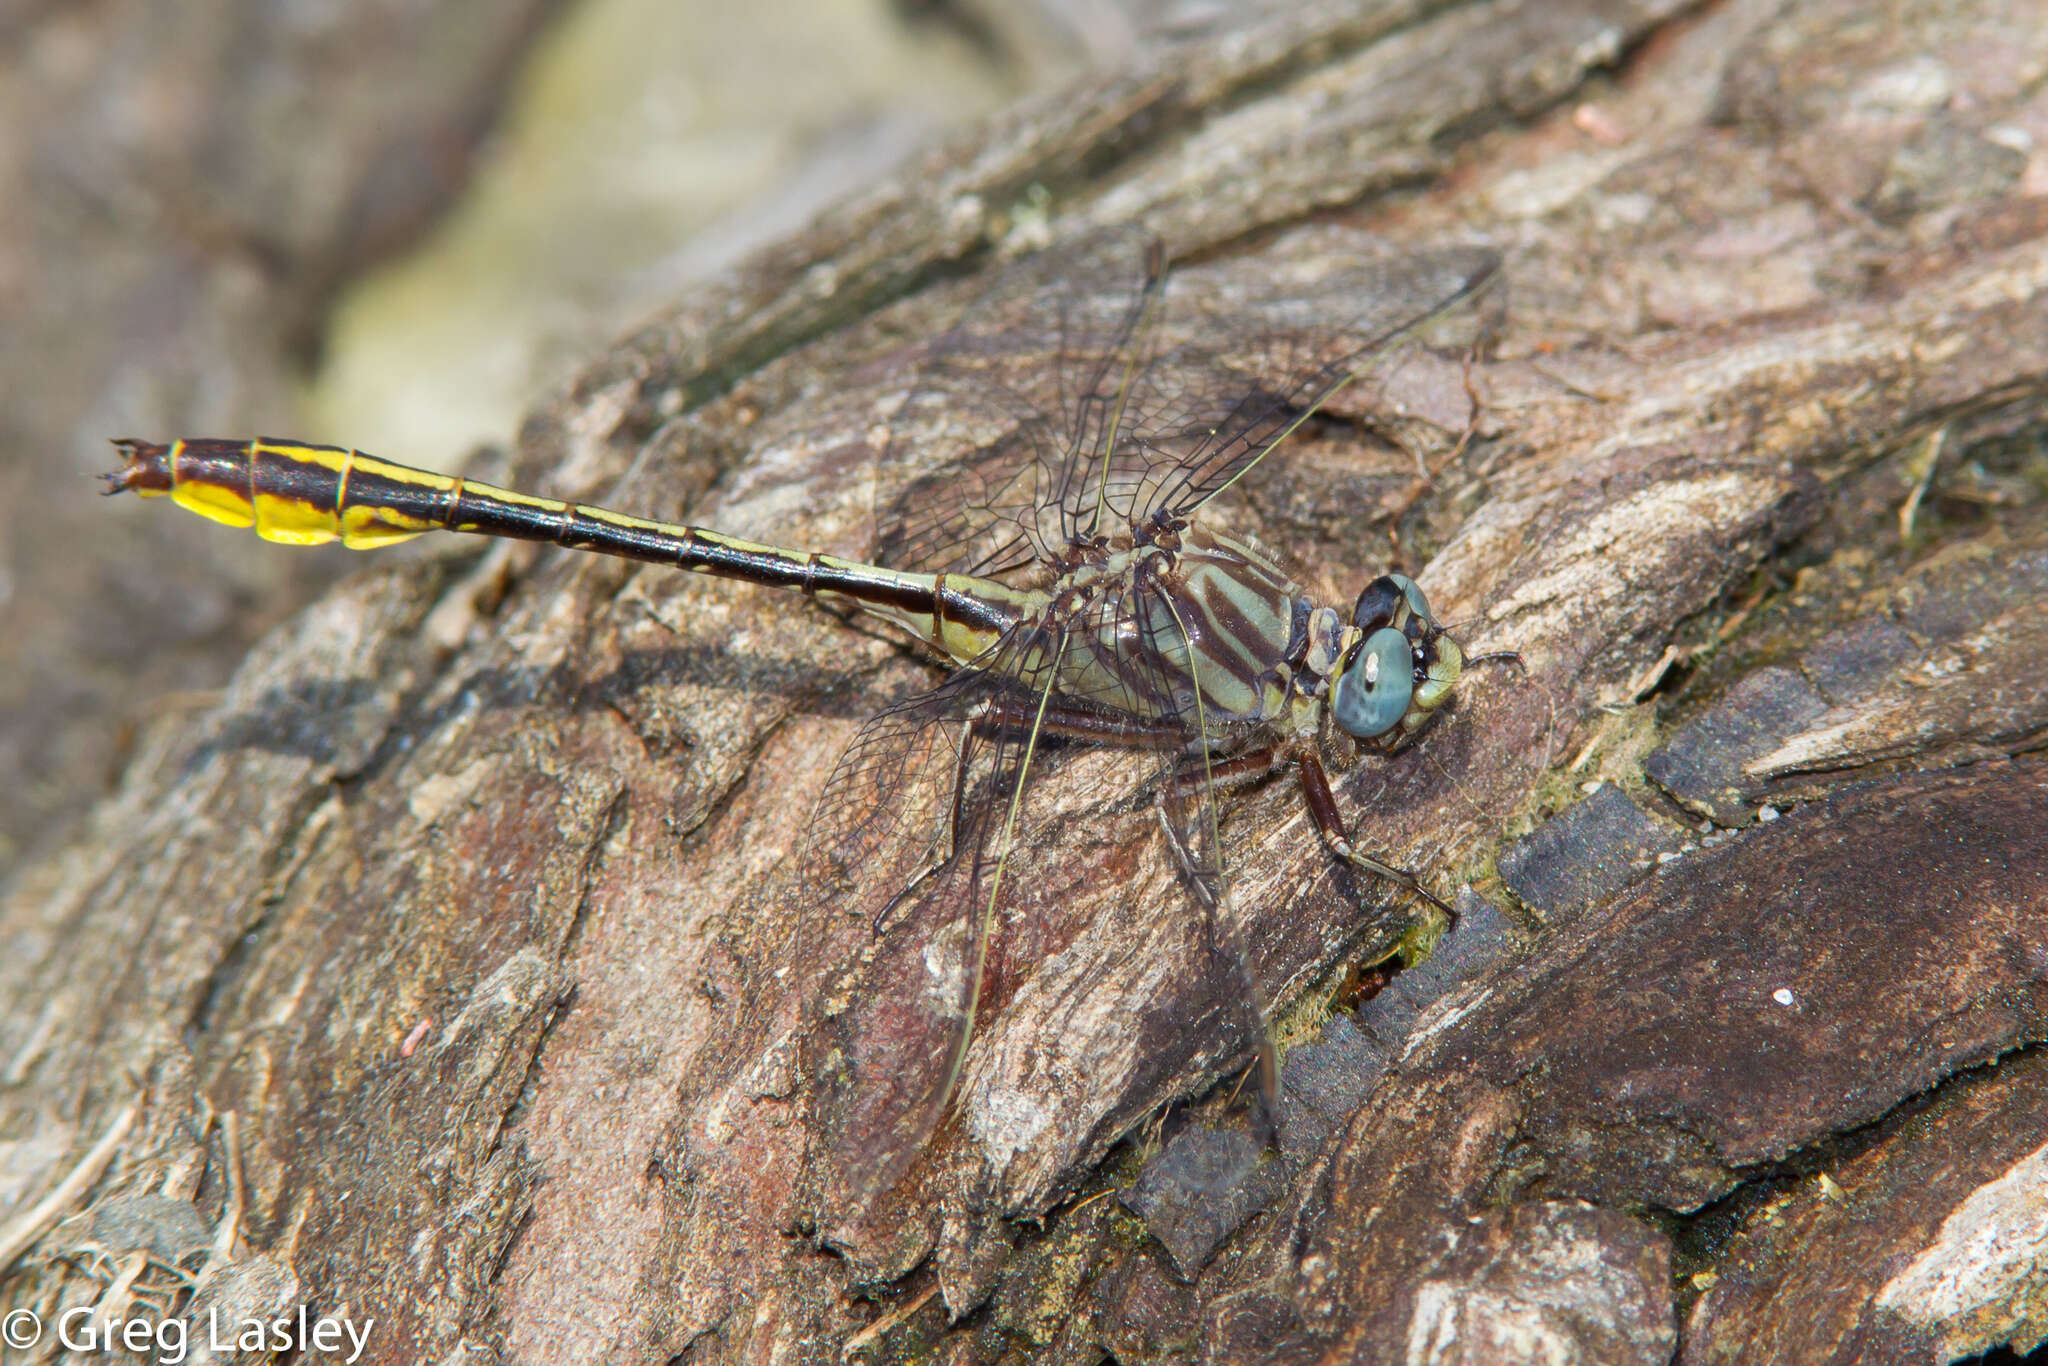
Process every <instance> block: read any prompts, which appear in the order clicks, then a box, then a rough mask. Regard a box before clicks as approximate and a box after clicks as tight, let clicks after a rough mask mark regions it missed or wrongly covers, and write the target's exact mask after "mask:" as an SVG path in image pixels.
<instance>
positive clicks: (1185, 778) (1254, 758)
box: [1166, 745, 1284, 800]
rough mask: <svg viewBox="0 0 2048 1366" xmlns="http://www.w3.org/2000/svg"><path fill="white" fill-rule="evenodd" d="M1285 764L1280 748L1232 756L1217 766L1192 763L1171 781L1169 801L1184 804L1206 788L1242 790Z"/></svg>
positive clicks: (1191, 761)
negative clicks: (1238, 788)
mask: <svg viewBox="0 0 2048 1366" xmlns="http://www.w3.org/2000/svg"><path fill="white" fill-rule="evenodd" d="M1283 762H1284V761H1283V760H1282V758H1281V755H1280V747H1279V746H1278V745H1267V746H1266V747H1265V748H1263V749H1255V750H1252V751H1250V752H1249V753H1246V754H1236V755H1232V756H1231V757H1230V758H1228V759H1224V760H1220V761H1218V762H1216V763H1209V764H1205V763H1203V762H1201V761H1200V760H1199V759H1194V760H1190V761H1189V762H1188V763H1187V764H1186V765H1185V766H1184V767H1182V768H1181V769H1180V770H1179V771H1177V772H1176V773H1175V774H1174V775H1173V777H1172V778H1171V779H1169V780H1168V782H1167V785H1166V795H1167V798H1168V800H1180V799H1182V798H1186V797H1192V796H1194V795H1195V794H1196V793H1198V792H1200V791H1201V790H1202V789H1203V788H1205V787H1238V786H1241V785H1243V784H1247V783H1255V782H1257V781H1258V780H1259V779H1261V778H1263V777H1265V776H1266V775H1267V774H1269V773H1271V772H1272V771H1273V770H1274V769H1276V768H1279V767H1280V766H1281V764H1282V763H1283Z"/></svg>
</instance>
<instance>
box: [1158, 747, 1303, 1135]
mask: <svg viewBox="0 0 2048 1366" xmlns="http://www.w3.org/2000/svg"><path fill="white" fill-rule="evenodd" d="M1274 753H1275V751H1274V750H1273V749H1266V750H1262V751H1259V752H1257V753H1255V754H1246V755H1240V756H1238V758H1239V759H1242V760H1253V759H1263V760H1265V766H1264V768H1263V769H1260V770H1258V771H1259V772H1270V771H1272V769H1273V767H1274V764H1273V762H1272V760H1273V757H1274ZM1227 766H1229V767H1232V768H1236V767H1237V766H1238V760H1237V759H1233V760H1230V761H1227ZM1224 767H1226V765H1225V764H1218V765H1214V766H1213V767H1211V768H1210V769H1209V770H1208V772H1210V773H1212V774H1213V773H1216V772H1217V771H1218V770H1220V769H1222V768H1224ZM1199 771H1200V770H1198V772H1199ZM1238 776H1254V775H1253V770H1252V767H1251V765H1250V764H1248V763H1247V764H1245V765H1244V766H1243V772H1242V773H1241V774H1239V775H1238ZM1179 782H1180V778H1179V777H1178V776H1176V777H1175V778H1174V779H1173V780H1170V781H1169V783H1168V785H1167V786H1168V791H1167V793H1166V795H1165V796H1164V797H1163V798H1162V800H1161V801H1160V804H1159V824H1160V826H1161V828H1163V829H1164V830H1165V832H1166V847H1167V849H1168V850H1170V851H1171V852H1172V854H1173V861H1174V865H1175V867H1176V869H1177V870H1178V871H1179V873H1180V875H1181V881H1182V882H1183V883H1185V884H1186V885H1187V887H1188V890H1189V893H1190V894H1191V895H1192V896H1193V897H1194V898H1195V902H1196V904H1197V905H1199V906H1200V907H1201V908H1202V921H1203V929H1204V931H1205V932H1206V934H1207V937H1208V941H1209V944H1208V947H1209V953H1210V955H1211V957H1213V958H1215V959H1216V960H1217V961H1219V962H1221V963H1223V964H1224V966H1225V968H1226V969H1227V970H1228V971H1229V972H1230V974H1231V975H1232V976H1234V977H1235V978H1236V979H1237V986H1238V990H1239V991H1240V992H1242V993H1243V995H1242V1000H1243V1002H1244V1010H1245V1014H1246V1015H1247V1016H1248V1017H1249V1020H1248V1023H1249V1024H1250V1026H1251V1033H1252V1038H1253V1041H1254V1042H1253V1048H1254V1050H1255V1052H1256V1064H1255V1066H1256V1071H1257V1074H1258V1080H1259V1102H1260V1104H1259V1111H1260V1116H1261V1120H1262V1123H1263V1125H1264V1127H1265V1131H1266V1132H1265V1141H1266V1142H1268V1143H1271V1142H1272V1141H1273V1140H1274V1135H1275V1134H1276V1132H1277V1126H1278V1124H1279V1122H1280V1121H1279V1117H1280V1049H1279V1045H1278V1044H1276V1043H1275V1042H1274V1039H1273V1024H1272V1020H1271V1019H1270V1018H1269V1017H1268V1015H1267V1013H1266V1000H1265V996H1264V994H1263V993H1261V992H1260V990H1259V984H1258V981H1257V980H1256V979H1255V978H1254V977H1253V976H1252V970H1251V957H1250V955H1249V954H1248V953H1247V952H1246V950H1245V946H1244V941H1243V938H1242V937H1241V936H1240V935H1239V933H1238V930H1237V915H1236V907H1235V904H1234V902H1233V900H1232V898H1231V895H1230V883H1229V882H1228V881H1227V880H1226V879H1225V878H1224V877H1223V875H1222V870H1221V869H1220V868H1219V867H1217V866H1215V865H1214V864H1213V862H1210V863H1207V864H1205V861H1204V859H1203V857H1202V855H1201V853H1200V852H1199V850H1198V849H1197V848H1196V847H1195V846H1194V845H1193V844H1192V843H1190V841H1189V838H1188V832H1187V831H1186V830H1184V829H1182V827H1181V824H1180V822H1179V821H1177V820H1175V819H1174V816H1173V802H1174V800H1175V796H1174V793H1173V789H1174V788H1175V787H1176V786H1177V785H1178V784H1179ZM1196 790H1198V789H1196V788H1193V787H1190V788H1188V789H1187V791H1188V792H1190V793H1191V792H1194V791H1196ZM1183 795H1185V794H1183Z"/></svg>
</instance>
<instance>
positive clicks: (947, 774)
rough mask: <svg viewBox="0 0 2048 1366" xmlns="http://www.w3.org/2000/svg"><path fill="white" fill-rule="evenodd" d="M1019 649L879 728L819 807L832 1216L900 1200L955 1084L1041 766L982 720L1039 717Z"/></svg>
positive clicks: (1024, 741)
mask: <svg viewBox="0 0 2048 1366" xmlns="http://www.w3.org/2000/svg"><path fill="white" fill-rule="evenodd" d="M1019 648H1020V647H1019V646H1018V645H1017V644H1016V643H1015V641H1014V639H1013V640H1007V641H1006V642H1005V643H1004V645H1003V646H1000V647H998V652H997V654H996V655H995V656H993V657H991V658H989V659H986V660H983V661H981V663H982V664H983V665H986V666H989V667H987V668H971V669H967V670H964V671H962V672H961V673H958V674H955V675H954V676H953V677H952V678H951V679H949V680H948V681H947V682H946V683H944V684H942V685H940V686H939V687H938V688H937V689H935V690H933V691H932V692H929V693H925V694H923V695H921V696H919V697H915V698H911V699H909V700H907V701H905V702H900V703H898V704H896V705H895V706H892V707H890V708H888V709H887V710H885V711H883V712H882V713H881V714H879V715H877V716H876V717H874V718H873V719H872V720H870V721H869V722H868V723H867V724H866V725H865V726H863V727H862V728H861V731H860V733H859V734H858V735H857V736H856V737H855V739H854V742H853V744H852V745H851V746H850V747H849V748H848V750H847V752H846V755H845V757H844V758H842V759H841V760H840V763H839V766H838V768H837V770H835V772H834V774H833V776H832V778H831V780H830V781H829V782H828V784H827V787H826V791H825V795H824V797H823V799H822V800H821V802H820V807H819V814H818V818H817V821H816V822H815V824H814V826H813V829H814V830H815V831H816V833H817V836H818V843H817V844H815V845H813V847H812V852H811V854H810V855H809V856H808V857H806V858H805V859H804V860H803V866H802V869H801V871H800V872H799V875H798V876H799V881H800V885H802V886H803V888H804V898H805V910H804V914H803V915H802V916H801V917H800V923H801V924H802V925H803V929H802V930H801V932H800V933H801V942H800V943H799V944H798V945H797V946H796V952H795V955H794V956H795V960H796V961H797V962H798V963H799V964H802V965H803V968H802V970H804V971H806V972H807V973H809V974H810V975H811V976H812V977H813V978H814V980H815V982H816V984H817V985H818V986H819V987H821V988H822V995H821V998H820V1001H819V1005H818V1008H817V1010H816V1011H815V1014H814V1019H813V1022H812V1027H811V1029H810V1032H809V1037H808V1041H807V1049H808V1066H809V1070H810V1072H811V1074H812V1077H813V1091H812V1095H813V1107H814V1108H813V1114H814V1121H815V1129H816V1132H817V1134H818V1141H819V1145H820V1147H819V1150H818V1153H817V1156H818V1158H819V1165H820V1174H821V1177H822V1178H823V1181H824V1183H825V1186H826V1188H827V1191H828V1193H829V1194H830V1195H831V1196H833V1197H834V1198H835V1201H836V1200H839V1199H847V1200H850V1201H851V1202H852V1203H853V1204H854V1205H856V1206H865V1205H866V1204H867V1203H868V1202H869V1201H870V1200H871V1199H872V1198H873V1197H874V1196H876V1195H879V1194H881V1193H883V1192H885V1191H886V1190H887V1189H888V1188H889V1187H891V1186H893V1185H895V1184H896V1182H897V1181H898V1180H900V1179H901V1178H902V1176H903V1175H904V1173H905V1172H906V1171H908V1170H909V1168H910V1166H911V1165H912V1163H913V1162H914V1161H915V1160H916V1158H917V1156H918V1154H919V1153H920V1152H921V1151H922V1150H923V1148H924V1147H925V1145H926V1143H927V1141H928V1140H929V1139H930V1137H931V1135H932V1133H933V1131H934V1130H935V1129H936V1128H937V1127H938V1125H939V1122H940V1120H941V1119H942V1118H943V1117H944V1114H945V1110H946V1104H947V1102H948V1100H949V1099H950V1098H951V1097H952V1094H953V1091H954V1089H955V1086H956V1084H957V1082H958V1080H959V1074H960V1069H961V1066H962V1064H963V1060H964V1056H965V1053H966V1048H967V1043H968V1040H969V1038H970V1036H971V1034H972V1030H973V1026H974V1020H975V1012H976V1009H977V1006H978V1004H979V1002H980V1000H981V997H982V990H983V981H984V977H985V974H986V971H987V964H988V957H989V947H990V939H991V936H992V934H993V930H994V924H995V920H996V918H997V914H998V912H999V910H1000V905H1001V900H1002V896H1003V891H1004V887H1003V876H1004V850H1005V848H1006V841H1007V839H1008V837H1009V836H1011V835H1012V834H1013V833H1014V820H1015V813H1016V811H1017V809H1018V807H1019V805H1020V804H1021V793H1022V790H1023V787H1024V785H1025V784H1026V783H1027V782H1028V781H1029V778H1030V776H1031V773H1032V768H1033V739H1034V737H1033V736H1032V735H1031V734H1030V733H1029V732H1028V731H1019V730H1018V729H1016V728H1015V727H1012V728H1008V729H1005V728H1002V727H990V726H987V725H985V724H977V718H979V717H982V716H983V715H984V714H985V713H986V712H987V710H988V709H989V708H990V707H991V706H992V705H996V704H1002V705H1004V706H1005V707H1006V708H1007V711H1008V713H1009V714H1011V715H1016V714H1019V713H1020V712H1028V711H1029V708H1030V704H1031V703H1032V701H1033V700H1034V699H1031V698H1030V697H1029V696H1028V695H1027V694H1025V693H1024V692H1023V691H1022V690H1021V689H1019V688H1018V687H1017V685H1016V684H1015V683H1013V682H1012V681H1010V678H1009V677H1008V676H1007V675H1006V674H1005V673H1004V672H1002V671H1003V670H1005V669H1007V668H1010V667H1011V664H1012V658H1011V657H1012V656H1013V655H1014V654H1015V653H1016V652H1017V651H1018V650H1019Z"/></svg>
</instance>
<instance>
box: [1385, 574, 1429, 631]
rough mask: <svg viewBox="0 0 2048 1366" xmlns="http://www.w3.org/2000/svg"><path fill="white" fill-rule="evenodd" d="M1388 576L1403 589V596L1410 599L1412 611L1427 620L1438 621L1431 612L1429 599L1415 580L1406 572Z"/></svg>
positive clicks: (1409, 604)
mask: <svg viewBox="0 0 2048 1366" xmlns="http://www.w3.org/2000/svg"><path fill="white" fill-rule="evenodd" d="M1387 577H1388V578H1390V579H1392V580H1393V581H1394V584H1395V586H1396V587H1398V588H1399V589H1400V590H1401V596H1403V597H1405V598H1407V599H1408V610H1409V611H1410V612H1413V613H1414V614H1415V615H1416V616H1418V617H1420V618H1421V619H1422V620H1424V621H1426V622H1431V623H1434V622H1435V621H1436V618H1435V617H1433V616H1431V615H1430V614H1429V599H1428V598H1425V597H1424V596H1422V589H1421V588H1420V587H1419V586H1417V584H1416V582H1415V580H1413V579H1411V578H1409V577H1408V576H1407V575H1406V574H1389V575H1387Z"/></svg>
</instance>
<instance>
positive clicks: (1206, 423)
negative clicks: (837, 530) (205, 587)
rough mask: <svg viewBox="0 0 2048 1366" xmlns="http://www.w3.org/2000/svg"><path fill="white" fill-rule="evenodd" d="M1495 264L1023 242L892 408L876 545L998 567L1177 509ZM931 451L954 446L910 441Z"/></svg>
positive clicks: (909, 565) (1188, 505) (970, 569)
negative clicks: (1193, 259) (1192, 257)
mask: <svg viewBox="0 0 2048 1366" xmlns="http://www.w3.org/2000/svg"><path fill="white" fill-rule="evenodd" d="M1496 266H1497V262H1496V260H1495V258H1494V257H1493V256H1492V255H1491V254H1490V253H1487V252H1483V251H1478V250H1470V249H1455V250H1447V251H1443V252H1437V253H1431V254H1426V255H1421V256H1404V257H1396V258H1374V259H1371V260H1365V261H1358V262H1355V263H1352V264H1350V265H1347V266H1344V267H1341V268H1337V269H1334V270H1330V271H1327V272H1324V273H1321V274H1319V275H1316V276H1315V277H1314V278H1302V279H1294V278H1291V277H1290V276H1288V275H1287V274H1286V273H1284V272H1282V273H1281V274H1279V275H1277V276H1276V275H1273V274H1271V273H1268V274H1267V275H1264V276H1261V277H1257V278H1254V277H1252V276H1250V274H1249V273H1248V272H1247V271H1246V270H1245V269H1243V267H1242V266H1241V265H1240V266H1238V267H1237V268H1236V269H1225V268H1222V267H1201V268H1196V269H1191V270H1187V271H1182V272H1179V273H1177V274H1174V275H1172V276H1170V277H1169V276H1167V275H1165V274H1164V273H1163V262H1162V258H1161V257H1160V254H1159V251H1158V248H1157V245H1156V244H1150V243H1147V242H1146V240H1145V239H1143V238H1140V237H1136V236H1134V235H1132V234H1128V233H1126V234H1118V235H1113V236H1108V237H1103V238H1097V239H1090V240H1088V241H1086V242H1084V243H1083V244H1082V245H1081V246H1079V247H1077V248H1074V249H1071V250H1067V251H1060V252H1053V253H1047V254H1045V255H1044V256H1041V257H1034V258H1030V259H1029V260H1027V261H1025V262H1022V263H1020V264H1019V265H1018V266H1017V267H1013V268H1012V269H1011V270H1010V271H1008V272H1005V274H1004V275H1002V276H1000V277H999V278H998V280H997V281H996V283H995V284H994V286H993V287H992V288H991V290H990V291H989V295H988V297H987V298H986V299H985V300H984V301H983V302H982V304H980V305H978V306H977V307H976V308H975V309H974V310H973V311H972V312H971V313H970V314H969V315H968V317H967V318H966V319H965V320H963V321H962V322H961V323H960V324H959V325H957V326H955V327H954V328H952V329H951V330H949V331H948V332H947V333H945V334H944V335H942V336H941V337H939V338H938V339H936V340H935V341H934V342H933V344H932V347H931V351H930V356H929V359H928V360H927V362H926V363H925V365H924V366H923V368H922V370H921V373H920V380H919V383H918V384H917V386H916V387H914V388H913V390H912V391H911V393H910V395H909V396H908V397H907V398H906V399H905V401H904V403H903V404H902V406H901V407H900V408H899V409H898V410H897V413H896V415H895V416H894V417H893V418H892V420H891V423H890V428H891V437H890V441H889V444H888V447H887V449H886V450H885V451H884V454H883V457H882V461H881V478H880V479H879V480H878V485H877V500H876V510H877V517H878V521H879V525H880V528H881V533H882V534H881V538H880V548H879V551H878V557H879V558H880V559H881V561H882V562H883V563H885V564H889V565H892V566H895V567H899V568H905V569H915V570H921V571H926V572H962V573H978V574H1000V573H1003V572H1006V571H1009V570H1014V569H1017V568H1020V567H1022V566H1025V565H1028V564H1031V563H1033V562H1042V561H1045V560H1048V559H1050V558H1052V557H1054V556H1056V555H1057V554H1058V553H1059V552H1060V551H1062V550H1063V549H1065V548H1066V547H1067V546H1068V545H1070V544H1072V543H1074V542H1075V541H1077V540H1085V539H1087V538H1090V537H1093V536H1096V535H1101V534H1113V533H1115V532H1118V531H1123V530H1128V529H1129V528H1130V527H1131V526H1133V525H1136V524H1138V523H1141V522H1143V521H1145V520H1147V519H1149V518H1151V517H1153V516H1154V515H1156V514H1160V513H1164V514H1167V515H1169V516H1185V515H1187V514H1188V513H1190V512H1192V511H1193V510H1194V509H1195V508H1197V507H1199V506H1200V505H1201V504H1202V503H1203V502H1204V501H1206V500H1207V499H1208V498H1210V497H1213V496H1214V495H1215V494H1216V493H1218V492H1220V491H1221V490H1222V489H1224V488H1226V487H1228V486H1229V485H1230V483H1231V482H1232V481H1234V480H1235V479H1236V478H1237V477H1238V476H1239V475H1240V474H1242V473H1243V472H1244V471H1245V470H1246V469H1248V468H1250V467H1251V465H1253V464H1254V463H1256V462H1257V461H1258V460H1259V459H1260V458H1261V457H1262V456H1264V455H1265V453H1266V452H1267V451H1269V450H1271V449H1272V448H1273V446H1274V445H1275V444H1277V443H1278V442H1279V441H1280V440H1281V439H1283V438H1284V437H1285V436H1286V435H1287V434H1288V433H1289V432H1291V431H1292V430H1293V429H1294V428H1295V426H1296V425H1298V424H1299V423H1300V421H1301V420H1302V419H1303V418H1304V417H1306V416H1307V415H1309V414H1310V413H1312V412H1314V411H1315V409H1316V408H1317V407H1318V406H1320V405H1321V403H1322V402H1323V401H1324V400H1325V399H1326V398H1328V397H1329V395H1330V394H1331V393H1332V392H1333V391H1334V390H1336V389H1337V388H1339V387H1340V386H1342V385H1343V384H1345V383H1346V382H1347V381H1349V380H1351V379H1352V377H1353V376H1354V375H1356V374H1358V372H1359V371H1360V370H1361V369H1362V368H1364V367H1366V366H1367V365H1368V364H1369V363H1370V362H1371V361H1372V360H1373V358H1374V357H1375V356H1377V355H1379V354H1380V353H1381V352H1383V351H1385V350H1386V349H1387V348H1388V347H1389V346H1390V344H1392V343H1393V342H1395V341H1396V340H1397V339H1399V338H1401V337H1403V336H1404V335H1406V334H1407V333H1408V332H1410V331H1411V330H1412V329H1413V328H1414V327H1415V326H1416V325H1417V324H1419V323H1421V322H1423V321H1424V320H1426V319H1428V318H1430V317H1432V316H1433V315H1435V314H1436V313H1439V312H1441V311H1442V310H1443V309H1445V308H1447V307H1449V306H1450V305H1452V304H1454V303H1456V302H1458V301H1459V300H1461V299H1463V298H1465V297H1467V296H1468V295H1471V294H1472V293H1474V292H1475V291H1477V290H1478V289H1480V288H1481V287H1482V286H1483V285H1484V284H1485V282H1486V281H1487V280H1488V279H1489V278H1490V277H1491V275H1492V274H1493V272H1494V270H1495V269H1496ZM930 450H950V451H952V452H953V454H952V455H951V456H950V457H948V458H945V459H942V460H939V461H936V462H926V463H922V464H920V463H918V462H917V461H915V460H913V459H911V458H909V453H910V452H913V451H930Z"/></svg>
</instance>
